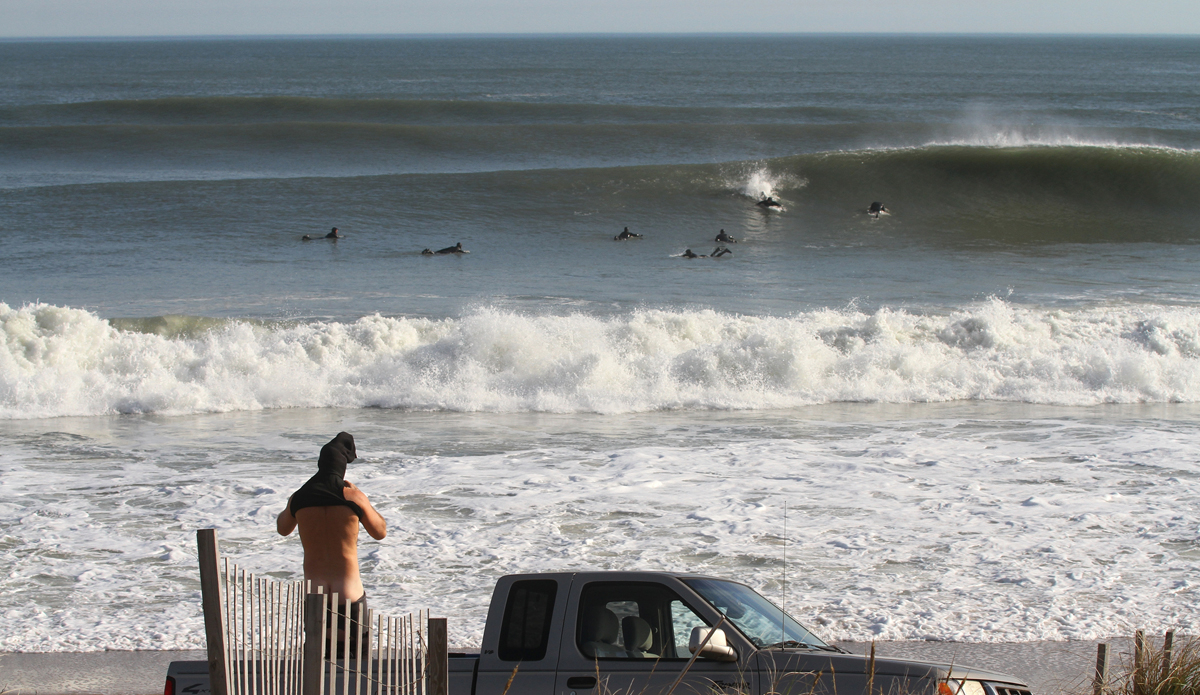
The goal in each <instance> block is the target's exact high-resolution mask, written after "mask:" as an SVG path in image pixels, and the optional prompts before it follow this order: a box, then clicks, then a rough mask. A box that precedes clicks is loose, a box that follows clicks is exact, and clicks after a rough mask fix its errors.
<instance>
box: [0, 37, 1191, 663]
mask: <svg viewBox="0 0 1200 695" xmlns="http://www.w3.org/2000/svg"><path fill="white" fill-rule="evenodd" d="M1198 78H1200V39H1192V38H1102V37H1080V38H1063V37H930V36H760V37H754V36H703V37H679V36H674V37H672V36H639V37H617V36H614V37H597V36H578V37H493V38H452V37H440V38H354V39H316V38H315V39H237V40H232V39H231V40H170V41H165V40H164V41H153V40H138V41H73V42H67V41H62V42H26V41H9V42H0V221H2V222H3V224H4V225H5V227H6V229H7V231H8V235H7V242H6V243H5V245H4V251H3V253H2V254H0V615H2V616H3V619H4V624H5V628H4V630H0V649H3V650H9V651H75V650H85V651H86V650H97V649H174V648H198V647H202V646H203V639H204V638H203V629H202V621H201V617H200V609H199V596H198V593H199V585H198V578H197V572H196V559H195V535H194V534H195V530H196V529H198V528H208V527H214V528H217V529H218V532H219V535H220V538H221V540H222V544H223V546H222V547H223V549H224V551H225V553H226V554H227V555H228V556H229V557H231V558H233V559H234V560H236V561H237V562H239V563H240V564H241V565H243V566H245V567H247V568H248V569H251V570H253V571H256V572H261V573H269V574H272V575H273V576H277V577H293V576H298V574H299V573H300V547H299V541H298V540H297V539H296V538H281V537H279V536H277V535H276V534H275V533H274V525H273V522H274V517H275V514H277V513H278V511H279V510H280V509H282V507H283V505H284V502H285V501H286V499H287V497H288V495H289V494H290V493H291V492H292V491H293V490H294V489H295V488H296V487H298V486H299V485H300V483H302V482H303V481H304V480H305V479H306V478H307V476H308V475H309V474H310V471H311V470H312V469H313V466H314V463H315V458H316V454H317V451H318V449H319V447H320V445H321V444H323V443H324V442H325V441H327V440H328V439H329V438H331V437H332V436H333V434H335V433H336V432H338V431H339V430H346V431H349V432H351V433H353V434H354V435H355V437H356V439H357V442H358V450H359V452H360V454H361V455H362V457H361V459H360V460H359V461H358V462H355V463H354V464H352V466H351V468H350V472H349V474H348V478H349V479H351V480H354V481H355V482H357V483H359V484H360V485H361V486H362V487H363V489H364V490H366V491H367V492H368V494H370V495H371V497H372V500H373V501H374V503H375V505H376V506H377V508H379V509H380V511H381V512H382V513H383V514H384V515H385V517H387V518H388V520H389V522H390V525H391V529H390V534H389V536H388V538H387V539H386V540H385V541H383V542H381V543H376V542H374V541H370V540H364V541H363V543H362V546H361V556H362V562H363V573H364V583H365V584H366V585H367V587H368V593H370V595H371V602H372V605H373V606H374V607H377V608H379V609H382V610H385V611H389V612H401V611H409V610H416V609H418V608H431V609H433V610H434V611H435V613H436V614H439V615H444V616H446V617H448V618H450V631H451V640H452V642H453V643H455V644H456V645H457V646H462V647H469V646H471V645H472V644H476V643H477V642H478V639H479V637H480V635H481V633H482V625H483V619H484V617H485V615H484V614H485V612H486V606H487V603H488V600H489V598H490V588H491V585H492V583H493V582H494V580H495V579H496V578H497V577H498V576H500V575H502V574H505V573H511V572H526V571H543V570H554V571H558V570H567V569H581V570H582V569H653V570H658V569H662V570H676V571H698V572H704V573H709V574H713V575H718V576H726V577H732V578H737V579H740V580H743V581H746V582H747V583H749V584H751V585H753V586H756V587H759V588H760V589H761V590H762V591H763V592H764V593H765V594H767V595H768V596H770V597H771V598H773V599H774V600H776V601H778V602H781V603H783V604H785V605H786V607H787V609H788V610H789V612H792V613H793V614H795V615H796V616H797V618H798V619H800V620H801V621H802V622H804V623H806V624H808V625H810V626H811V627H812V628H813V629H814V630H815V631H817V632H818V633H819V634H821V635H822V636H824V637H826V638H828V639H840V640H869V639H889V640H903V639H953V640H965V641H981V642H1004V641H1029V640H1053V639H1099V638H1105V637H1110V636H1113V635H1118V634H1126V633H1128V632H1129V631H1130V630H1131V629H1133V628H1134V627H1145V628H1147V629H1165V628H1167V627H1181V628H1182V627H1186V626H1187V625H1192V624H1195V621H1196V620H1197V618H1200V608H1198V606H1200V595H1198V589H1200V585H1198V580H1197V577H1198V576H1200V573H1198V570H1200V425H1198V424H1197V415H1198V414H1200V286H1198V284H1197V282H1196V278H1197V271H1196V268H1197V267H1198V266H1200V244H1198V243H1197V241H1200V223H1197V222H1196V216H1195V214H1194V209H1195V205H1196V202H1195V201H1197V200H1200V79H1198ZM763 196H772V197H775V198H776V199H777V200H779V201H780V203H781V205H782V208H781V209H765V208H763V207H761V206H758V205H756V202H758V201H759V200H760V199H761V198H762V197H763ZM873 201H881V202H883V203H884V204H885V205H886V206H887V207H888V209H889V211H890V214H887V215H882V216H880V217H879V218H878V219H876V218H874V217H872V216H870V215H868V214H866V209H867V207H868V205H869V204H870V203H871V202H873ZM333 226H337V227H339V228H340V229H341V232H342V233H343V234H344V235H345V238H344V239H341V240H339V241H336V242H334V241H328V240H325V239H318V240H315V241H302V240H301V237H302V236H303V235H306V234H308V235H317V236H320V235H323V234H325V233H326V232H328V230H329V229H330V228H331V227H333ZM626 227H628V228H629V229H630V230H631V231H633V232H636V233H639V234H642V235H643V236H642V237H641V238H636V239H632V240H628V241H622V242H618V241H614V240H613V237H614V236H615V235H616V234H617V233H619V232H620V231H621V230H622V229H624V228H626ZM722 229H723V230H725V231H726V232H727V233H729V234H730V235H732V236H733V237H735V238H736V239H737V240H738V242H737V243H736V244H728V247H729V249H730V250H731V251H732V252H733V253H732V254H731V255H725V256H722V257H720V258H709V257H704V258H695V259H687V258H681V257H680V254H681V253H683V252H684V251H685V250H686V249H692V250H693V251H695V252H697V253H699V254H704V255H707V254H710V253H711V252H712V251H713V249H714V247H716V246H718V244H717V243H716V242H715V241H714V237H715V236H716V234H717V233H718V231H719V230H722ZM458 242H461V243H462V244H463V246H464V248H466V249H467V250H469V251H470V253H469V254H462V255H445V256H425V255H422V254H421V253H420V252H421V250H422V249H426V248H430V249H435V250H436V249H439V248H442V247H446V246H452V245H454V244H455V243H458ZM364 539H365V536H364Z"/></svg>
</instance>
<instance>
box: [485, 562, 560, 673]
mask: <svg viewBox="0 0 1200 695" xmlns="http://www.w3.org/2000/svg"><path fill="white" fill-rule="evenodd" d="M557 593H558V582H556V581H554V580H552V579H532V580H526V581H521V582H513V585H512V588H510V589H509V591H508V605H506V606H505V607H504V623H503V624H502V625H501V626H500V645H499V647H498V648H497V649H496V655H497V656H498V657H499V658H500V660H501V661H541V660H542V659H544V658H546V644H547V643H548V642H549V641H550V619H551V618H552V617H553V615H554V597H555V595H556V594H557Z"/></svg>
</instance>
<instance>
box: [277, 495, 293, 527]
mask: <svg viewBox="0 0 1200 695" xmlns="http://www.w3.org/2000/svg"><path fill="white" fill-rule="evenodd" d="M295 528H296V517H294V516H292V498H291V497H288V501H287V505H285V506H284V508H283V511H282V512H279V516H277V517H276V518H275V530H276V531H279V535H281V536H286V535H288V534H290V533H291V532H292V531H293V530H295Z"/></svg>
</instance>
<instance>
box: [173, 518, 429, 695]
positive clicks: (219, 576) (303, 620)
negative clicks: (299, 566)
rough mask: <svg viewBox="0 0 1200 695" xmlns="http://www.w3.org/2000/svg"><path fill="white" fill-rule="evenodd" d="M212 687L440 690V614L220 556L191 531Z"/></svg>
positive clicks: (344, 694) (367, 694) (273, 691)
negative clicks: (384, 605) (374, 605)
mask: <svg viewBox="0 0 1200 695" xmlns="http://www.w3.org/2000/svg"><path fill="white" fill-rule="evenodd" d="M196 545H197V547H198V549H199V554H200V593H201V597H202V600H203V603H204V633H205V638H206V641H207V644H208V675H209V687H210V692H211V694H212V695H447V692H448V685H449V684H448V675H449V673H448V668H449V664H448V663H447V658H448V650H447V634H446V619H445V618H430V617H429V614H428V612H426V611H421V612H418V613H417V615H415V616H414V615H411V614H410V615H406V616H402V617H399V618H388V617H384V616H383V615H376V614H375V612H374V611H372V610H370V609H366V610H365V611H364V610H363V607H362V606H361V605H356V604H354V603H352V602H351V601H349V600H348V599H345V598H344V597H339V596H338V595H337V594H336V593H334V594H325V593H323V591H322V589H321V587H317V590H316V591H312V590H311V586H310V585H309V584H307V583H306V582H303V581H290V582H283V581H279V580H276V579H267V578H264V577H259V576H255V575H254V574H252V573H249V572H246V571H245V570H244V569H242V568H240V567H238V566H237V565H234V564H230V563H229V561H228V559H226V560H224V561H222V560H221V558H220V553H219V551H218V549H217V532H216V530H215V529H201V530H199V531H197V532H196Z"/></svg>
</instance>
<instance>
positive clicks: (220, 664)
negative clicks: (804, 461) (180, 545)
mask: <svg viewBox="0 0 1200 695" xmlns="http://www.w3.org/2000/svg"><path fill="white" fill-rule="evenodd" d="M196 550H197V554H198V555H199V559H200V600H201V603H202V605H203V607H204V639H205V642H206V646H207V647H208V687H209V691H210V692H211V693H212V695H228V684H229V680H228V673H229V663H228V661H227V660H226V658H225V656H226V653H225V621H224V616H223V613H224V611H223V610H222V604H221V581H220V575H221V572H220V570H219V569H218V564H219V559H218V555H219V552H218V550H217V530H216V529H212V528H202V529H198V530H197V531H196Z"/></svg>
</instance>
